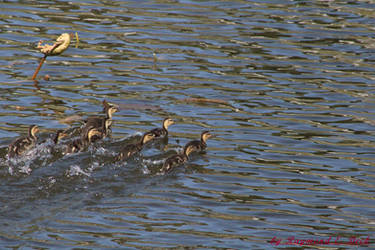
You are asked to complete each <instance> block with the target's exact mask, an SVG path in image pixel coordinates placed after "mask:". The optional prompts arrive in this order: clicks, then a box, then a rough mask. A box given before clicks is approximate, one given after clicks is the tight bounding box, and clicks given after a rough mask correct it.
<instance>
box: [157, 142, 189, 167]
mask: <svg viewBox="0 0 375 250" xmlns="http://www.w3.org/2000/svg"><path fill="white" fill-rule="evenodd" d="M194 151H195V146H194V145H186V146H185V147H184V150H183V152H182V153H179V154H174V155H172V156H170V157H168V158H167V159H166V160H165V162H164V164H163V167H162V168H161V169H160V172H161V173H168V172H170V171H171V170H172V169H173V168H175V167H178V166H180V165H182V164H184V163H185V162H187V161H188V159H189V155H190V154H191V153H192V152H194Z"/></svg>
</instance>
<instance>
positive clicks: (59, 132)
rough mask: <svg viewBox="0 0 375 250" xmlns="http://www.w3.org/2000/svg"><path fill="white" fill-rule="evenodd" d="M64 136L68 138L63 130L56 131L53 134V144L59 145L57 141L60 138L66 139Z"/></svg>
mask: <svg viewBox="0 0 375 250" xmlns="http://www.w3.org/2000/svg"><path fill="white" fill-rule="evenodd" d="M66 136H68V134H67V133H65V132H64V131H63V130H61V129H59V130H57V131H56V134H55V136H54V137H53V139H52V141H53V143H54V144H55V145H56V144H57V143H59V141H60V140H61V139H62V138H64V137H66Z"/></svg>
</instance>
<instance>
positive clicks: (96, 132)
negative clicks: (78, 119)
mask: <svg viewBox="0 0 375 250" xmlns="http://www.w3.org/2000/svg"><path fill="white" fill-rule="evenodd" d="M111 123H112V120H109V119H105V120H103V121H102V126H101V127H98V128H97V127H94V126H90V127H88V128H85V130H84V131H86V130H87V129H89V130H92V131H91V132H90V134H91V139H90V140H91V142H96V141H98V140H101V139H104V138H105V137H107V134H108V127H109V126H110V124H111Z"/></svg>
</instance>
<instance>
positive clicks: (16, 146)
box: [8, 125, 39, 158]
mask: <svg viewBox="0 0 375 250" xmlns="http://www.w3.org/2000/svg"><path fill="white" fill-rule="evenodd" d="M38 131H39V128H38V126H36V125H31V126H30V127H29V134H28V136H25V137H21V138H19V139H17V140H15V141H14V142H12V143H11V144H10V145H9V147H8V156H9V157H10V158H12V157H14V156H19V155H22V154H23V153H24V152H26V151H28V150H30V149H31V148H33V147H34V146H35V144H36V141H37V137H36V133H38Z"/></svg>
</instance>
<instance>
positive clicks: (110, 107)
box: [85, 101, 118, 127]
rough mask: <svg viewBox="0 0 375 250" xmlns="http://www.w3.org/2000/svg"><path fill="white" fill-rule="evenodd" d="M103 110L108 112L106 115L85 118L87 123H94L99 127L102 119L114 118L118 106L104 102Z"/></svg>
mask: <svg viewBox="0 0 375 250" xmlns="http://www.w3.org/2000/svg"><path fill="white" fill-rule="evenodd" d="M103 105H104V107H103V112H104V113H105V114H106V116H105V117H99V116H94V117H88V118H87V119H86V120H85V123H86V124H90V125H94V126H97V127H99V126H100V125H101V123H102V121H103V120H104V119H105V118H107V119H112V115H113V114H114V113H115V112H117V111H118V107H117V106H114V105H111V104H109V103H108V102H106V101H105V102H103Z"/></svg>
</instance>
